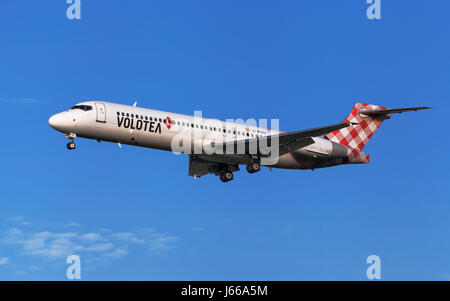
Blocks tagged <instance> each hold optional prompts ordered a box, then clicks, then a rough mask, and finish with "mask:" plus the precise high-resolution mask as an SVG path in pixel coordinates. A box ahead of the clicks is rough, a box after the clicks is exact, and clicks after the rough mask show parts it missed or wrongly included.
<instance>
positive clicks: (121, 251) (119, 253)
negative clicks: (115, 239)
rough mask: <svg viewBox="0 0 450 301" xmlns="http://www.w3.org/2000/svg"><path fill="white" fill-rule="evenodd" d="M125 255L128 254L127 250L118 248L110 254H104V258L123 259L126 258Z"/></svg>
mask: <svg viewBox="0 0 450 301" xmlns="http://www.w3.org/2000/svg"><path fill="white" fill-rule="evenodd" d="M127 254H128V250H127V248H126V247H120V248H117V249H115V250H114V251H112V252H111V253H108V254H106V256H108V257H112V258H123V257H125V256H127Z"/></svg>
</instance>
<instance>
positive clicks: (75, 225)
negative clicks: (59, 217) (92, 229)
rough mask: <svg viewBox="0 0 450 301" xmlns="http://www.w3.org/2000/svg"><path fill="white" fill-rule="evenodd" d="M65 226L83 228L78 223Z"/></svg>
mask: <svg viewBox="0 0 450 301" xmlns="http://www.w3.org/2000/svg"><path fill="white" fill-rule="evenodd" d="M65 226H66V227H81V224H80V223H77V222H70V223H67V224H66V225H65Z"/></svg>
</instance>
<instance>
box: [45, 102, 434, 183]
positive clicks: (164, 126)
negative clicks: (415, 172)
mask: <svg viewBox="0 0 450 301" xmlns="http://www.w3.org/2000/svg"><path fill="white" fill-rule="evenodd" d="M423 109H430V108H429V107H414V108H401V109H388V108H385V107H380V106H375V105H368V104H363V103H357V104H356V105H355V106H354V107H353V109H352V111H351V113H350V115H349V116H348V117H347V118H346V119H345V120H344V121H343V122H342V123H338V124H334V125H330V126H325V127H320V128H315V129H310V130H303V131H296V132H281V131H278V130H273V129H272V130H271V129H267V128H263V127H258V126H250V125H246V124H242V123H237V122H223V121H219V120H215V119H205V118H198V117H195V116H188V115H182V114H176V113H169V112H164V111H158V110H151V109H145V108H140V107H136V103H135V104H134V105H133V106H128V105H122V104H117V103H110V102H104V101H86V102H81V103H78V104H77V105H75V106H73V107H72V108H70V109H69V110H66V111H64V112H61V113H58V114H55V115H53V116H51V117H50V119H49V124H50V126H51V127H53V128H54V129H56V130H58V131H60V132H62V133H65V134H66V138H67V139H70V142H69V143H68V144H67V148H68V149H69V150H73V149H75V143H74V139H75V138H76V137H82V138H88V139H96V140H97V141H99V142H100V141H109V142H114V143H118V144H119V146H120V147H121V145H122V144H128V145H136V146H142V147H147V148H156V149H160V150H166V151H175V152H179V153H186V154H189V176H193V177H195V178H197V177H201V176H203V175H206V174H210V173H212V174H215V175H216V176H220V179H221V180H222V181H223V182H228V181H231V180H232V179H233V172H235V171H238V170H239V165H246V166H247V171H248V172H249V173H254V172H257V171H259V170H260V169H261V165H263V166H268V167H270V168H272V167H273V168H284V169H315V168H322V167H330V166H335V165H340V164H358V163H369V155H368V154H366V153H363V152H362V149H363V148H364V146H365V145H366V144H367V142H368V141H369V139H370V138H371V137H372V135H373V134H374V133H375V131H376V130H377V129H378V128H379V126H380V125H381V123H382V122H383V121H384V120H385V119H389V118H390V114H393V113H402V112H408V111H417V110H423ZM180 142H181V143H180ZM174 146H175V147H174ZM175 148H176V149H175ZM180 148H181V151H180ZM269 159H270V160H269Z"/></svg>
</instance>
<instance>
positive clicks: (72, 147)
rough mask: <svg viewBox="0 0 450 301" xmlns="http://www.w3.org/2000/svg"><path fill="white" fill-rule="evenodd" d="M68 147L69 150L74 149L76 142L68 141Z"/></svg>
mask: <svg viewBox="0 0 450 301" xmlns="http://www.w3.org/2000/svg"><path fill="white" fill-rule="evenodd" d="M66 147H67V149H68V150H73V149H75V143H74V142H73V141H71V142H69V143H67V145H66Z"/></svg>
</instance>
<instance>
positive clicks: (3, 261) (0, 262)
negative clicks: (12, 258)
mask: <svg viewBox="0 0 450 301" xmlns="http://www.w3.org/2000/svg"><path fill="white" fill-rule="evenodd" d="M8 262H9V258H8V257H1V258H0V265H5V264H7V263H8Z"/></svg>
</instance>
